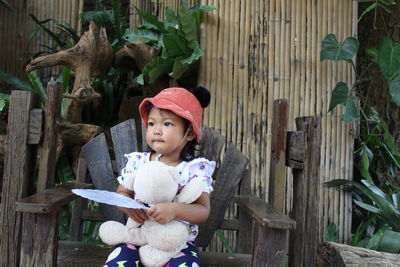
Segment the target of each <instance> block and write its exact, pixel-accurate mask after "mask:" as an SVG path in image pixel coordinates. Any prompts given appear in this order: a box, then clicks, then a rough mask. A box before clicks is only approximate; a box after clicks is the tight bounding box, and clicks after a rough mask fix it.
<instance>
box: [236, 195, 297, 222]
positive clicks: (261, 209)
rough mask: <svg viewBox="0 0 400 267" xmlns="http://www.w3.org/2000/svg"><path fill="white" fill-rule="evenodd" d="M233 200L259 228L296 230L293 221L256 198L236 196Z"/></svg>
mask: <svg viewBox="0 0 400 267" xmlns="http://www.w3.org/2000/svg"><path fill="white" fill-rule="evenodd" d="M234 199H235V202H236V203H237V204H238V205H239V207H240V208H241V209H243V210H244V211H246V212H247V213H249V214H250V216H251V217H252V218H254V219H255V220H256V221H257V222H258V223H259V224H260V226H263V227H269V228H274V229H295V228H296V221H295V220H293V219H291V218H290V217H289V216H287V215H286V214H283V213H282V212H279V211H277V210H276V209H275V207H273V206H272V205H270V204H269V203H267V202H265V201H264V200H262V199H260V198H258V197H256V196H236V197H235V198H234Z"/></svg>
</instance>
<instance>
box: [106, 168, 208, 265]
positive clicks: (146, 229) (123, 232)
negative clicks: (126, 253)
mask: <svg viewBox="0 0 400 267" xmlns="http://www.w3.org/2000/svg"><path fill="white" fill-rule="evenodd" d="M178 180H179V174H178V173H177V171H176V170H175V168H174V167H171V166H167V165H165V164H164V163H162V162H160V161H150V162H148V163H146V164H144V165H143V166H142V167H140V168H139V169H138V170H137V171H136V173H134V174H130V175H128V176H126V177H125V181H124V182H125V185H126V188H127V189H129V190H133V191H134V192H135V198H136V199H139V200H140V201H142V202H144V203H147V204H149V205H150V206H151V205H154V204H157V203H163V202H172V201H173V202H180V203H186V204H190V203H192V202H194V201H195V200H196V199H197V198H198V197H199V196H200V195H201V193H202V192H203V181H202V179H201V178H200V177H197V178H193V179H192V180H190V181H189V182H188V183H187V184H186V185H185V186H184V188H183V189H182V190H181V192H180V193H179V194H177V191H178ZM99 236H100V237H101V239H102V240H103V242H104V243H106V244H108V245H117V244H121V243H131V244H134V245H137V246H140V248H139V256H140V259H141V262H142V264H143V265H144V266H148V267H158V266H164V265H165V264H166V263H167V262H168V261H169V260H170V259H171V258H172V257H174V256H175V255H177V254H178V253H179V252H180V251H181V250H182V249H184V248H186V247H187V245H186V242H187V241H188V237H189V225H188V224H187V223H185V222H182V221H179V220H176V219H175V220H172V221H170V222H168V223H166V224H160V223H158V222H156V221H155V220H154V219H152V218H150V219H148V220H146V221H145V222H144V223H143V224H142V225H139V224H138V223H136V222H135V221H133V220H132V219H130V218H128V221H127V223H126V225H123V224H121V223H119V222H116V221H107V222H104V223H103V224H102V225H101V226H100V229H99Z"/></svg>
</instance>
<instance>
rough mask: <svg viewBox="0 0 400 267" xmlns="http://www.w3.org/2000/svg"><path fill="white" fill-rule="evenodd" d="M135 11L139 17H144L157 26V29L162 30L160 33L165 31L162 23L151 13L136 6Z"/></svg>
mask: <svg viewBox="0 0 400 267" xmlns="http://www.w3.org/2000/svg"><path fill="white" fill-rule="evenodd" d="M136 12H137V13H138V15H139V16H140V17H142V18H143V19H145V20H146V21H147V22H148V23H151V24H153V25H154V26H156V27H157V29H158V30H159V31H160V32H162V33H167V30H166V29H165V26H164V23H163V22H161V21H159V20H158V18H157V17H156V16H154V15H152V14H149V13H146V12H142V11H140V10H139V9H138V8H136Z"/></svg>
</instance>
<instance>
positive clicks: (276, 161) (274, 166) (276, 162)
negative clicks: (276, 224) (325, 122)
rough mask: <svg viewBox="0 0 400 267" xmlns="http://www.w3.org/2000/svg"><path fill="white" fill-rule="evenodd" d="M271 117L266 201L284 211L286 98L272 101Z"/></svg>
mask: <svg viewBox="0 0 400 267" xmlns="http://www.w3.org/2000/svg"><path fill="white" fill-rule="evenodd" d="M273 108H274V113H273V118H272V127H271V128H272V140H271V143H272V149H271V164H270V169H269V188H268V203H269V204H271V205H273V206H274V207H275V208H276V209H277V210H278V211H280V212H285V199H286V194H285V192H286V174H285V153H286V131H287V120H288V102H287V100H286V99H277V100H275V101H274V107H273Z"/></svg>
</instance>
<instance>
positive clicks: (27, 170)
mask: <svg viewBox="0 0 400 267" xmlns="http://www.w3.org/2000/svg"><path fill="white" fill-rule="evenodd" d="M37 103H38V99H37V97H36V96H35V95H34V94H33V93H31V92H26V91H12V92H11V99H10V106H9V114H8V125H7V136H6V144H7V145H6V149H5V157H4V175H3V186H2V193H1V195H2V199H1V203H0V251H1V255H2V257H0V266H18V260H19V248H20V237H21V223H22V214H20V213H17V212H16V210H15V201H16V200H18V199H21V198H22V197H25V196H26V195H27V194H28V188H30V185H29V181H28V177H29V175H30V174H31V173H32V169H31V168H32V167H33V166H34V164H33V161H32V155H31V152H32V151H31V148H32V147H31V146H29V145H28V144H27V143H28V135H29V112H30V110H31V109H32V108H33V107H35V105H36V104H37Z"/></svg>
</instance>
